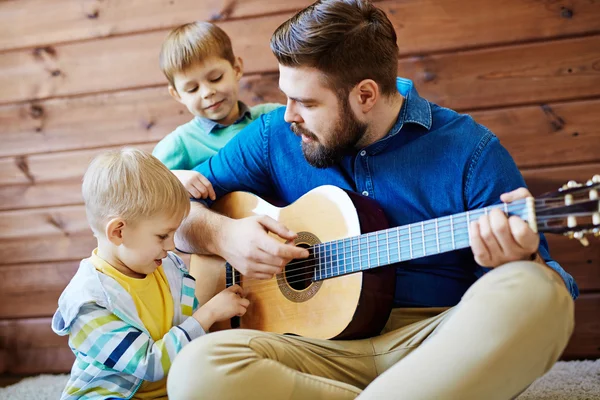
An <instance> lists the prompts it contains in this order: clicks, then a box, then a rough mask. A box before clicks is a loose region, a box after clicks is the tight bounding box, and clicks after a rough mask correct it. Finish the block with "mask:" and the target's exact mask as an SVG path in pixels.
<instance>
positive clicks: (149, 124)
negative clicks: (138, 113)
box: [142, 121, 156, 131]
mask: <svg viewBox="0 0 600 400" xmlns="http://www.w3.org/2000/svg"><path fill="white" fill-rule="evenodd" d="M154 125H156V122H154V121H142V127H143V128H144V129H145V130H147V131H149V130H150V129H152V128H153V127H154Z"/></svg>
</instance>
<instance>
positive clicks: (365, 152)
mask: <svg viewBox="0 0 600 400" xmlns="http://www.w3.org/2000/svg"><path fill="white" fill-rule="evenodd" d="M360 155H361V156H362V157H364V156H366V155H367V151H366V150H363V151H361V152H360ZM363 194H365V192H363Z"/></svg>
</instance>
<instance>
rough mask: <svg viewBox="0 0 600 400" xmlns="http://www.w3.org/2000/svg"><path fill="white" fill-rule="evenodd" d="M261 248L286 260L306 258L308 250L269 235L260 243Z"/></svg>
mask: <svg viewBox="0 0 600 400" xmlns="http://www.w3.org/2000/svg"><path fill="white" fill-rule="evenodd" d="M261 250H263V251H265V252H266V253H268V254H271V255H273V256H276V257H279V258H282V259H286V260H293V259H295V258H306V257H308V255H309V253H308V250H306V249H303V248H302V247H297V246H294V245H293V244H285V243H281V242H280V241H279V240H277V239H275V238H273V237H270V236H269V237H268V238H267V240H265V241H264V242H263V243H262V246H261ZM282 267H283V265H282Z"/></svg>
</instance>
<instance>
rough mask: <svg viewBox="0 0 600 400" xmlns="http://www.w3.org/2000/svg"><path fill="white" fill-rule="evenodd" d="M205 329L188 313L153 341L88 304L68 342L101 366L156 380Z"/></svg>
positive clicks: (110, 314)
mask: <svg viewBox="0 0 600 400" xmlns="http://www.w3.org/2000/svg"><path fill="white" fill-rule="evenodd" d="M204 333H205V332H204V330H203V329H202V327H201V326H200V324H199V323H198V321H196V319H194V318H191V317H190V318H187V319H186V320H185V321H184V322H183V323H182V324H180V325H177V326H174V327H173V328H171V329H170V330H169V332H167V334H166V335H165V336H164V337H163V338H162V339H160V340H157V341H154V340H152V337H150V336H149V335H148V334H147V333H145V332H142V331H140V330H139V329H137V328H136V327H134V326H132V325H129V324H127V323H126V322H124V321H123V320H121V319H120V318H119V317H117V316H116V315H115V314H113V313H111V312H110V311H108V310H107V309H105V308H102V307H100V306H98V305H96V304H88V305H85V306H83V307H82V308H81V310H80V314H79V316H78V317H77V318H76V319H75V320H74V322H73V324H72V325H71V332H70V334H69V345H70V346H71V348H72V349H73V351H74V352H75V353H76V354H78V355H80V356H82V357H84V359H87V360H89V361H90V362H93V363H95V364H101V368H102V367H103V368H109V369H111V370H113V371H118V372H122V373H125V374H128V375H133V376H135V377H137V378H139V379H143V380H145V381H150V382H155V381H158V380H160V379H163V378H164V377H165V376H167V374H168V372H169V369H170V368H171V363H172V362H173V359H174V358H175V356H176V355H177V353H179V352H180V351H181V349H182V348H183V347H184V346H185V345H187V344H188V343H189V342H191V341H192V340H193V339H195V338H197V337H199V336H202V335H203V334H204Z"/></svg>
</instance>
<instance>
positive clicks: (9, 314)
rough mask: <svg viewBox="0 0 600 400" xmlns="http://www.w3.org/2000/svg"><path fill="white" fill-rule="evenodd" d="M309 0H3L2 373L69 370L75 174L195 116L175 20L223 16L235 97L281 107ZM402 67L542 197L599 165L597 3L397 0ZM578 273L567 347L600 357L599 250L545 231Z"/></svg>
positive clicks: (79, 221)
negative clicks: (282, 41) (479, 127)
mask: <svg viewBox="0 0 600 400" xmlns="http://www.w3.org/2000/svg"><path fill="white" fill-rule="evenodd" d="M309 3H310V1H305V0H245V1H231V0H205V1H202V2H198V1H192V0H131V1H127V2H110V1H103V0H92V1H85V2H74V1H72V0H45V1H41V0H5V1H2V2H0V88H2V89H1V90H0V373H10V374H35V373H42V372H63V371H68V370H69V368H70V364H71V361H72V355H71V353H70V351H69V349H68V348H67V345H66V340H65V339H64V338H59V337H58V336H56V335H54V334H53V333H52V332H51V330H50V327H49V324H50V317H51V316H52V313H53V312H54V310H55V307H56V301H57V299H58V295H59V294H60V292H61V290H62V289H63V288H64V286H65V285H66V284H67V282H68V281H69V279H70V277H71V276H72V275H73V273H74V272H75V270H76V268H77V265H78V260H79V259H81V258H82V257H86V256H87V255H88V254H89V253H90V251H91V250H92V248H93V247H94V240H93V238H92V236H91V233H90V230H89V229H88V227H87V224H86V221H85V216H84V210H83V207H82V200H81V195H80V193H79V192H80V181H81V177H82V174H83V171H84V169H85V167H86V165H87V163H88V161H89V160H90V158H91V157H93V156H94V155H95V154H97V153H98V152H100V151H103V150H105V149H107V148H111V147H118V146H122V145H126V144H133V145H136V146H139V147H142V148H145V149H151V148H152V147H153V145H154V144H155V143H156V142H157V141H158V140H159V139H161V138H162V137H163V136H164V135H165V134H167V133H168V132H170V131H171V130H172V129H173V128H175V127H176V126H177V125H179V124H181V123H183V122H186V121H187V120H188V119H189V116H188V115H187V113H186V111H185V110H184V109H183V108H182V107H181V106H180V105H178V104H176V103H175V102H174V101H172V100H171V99H170V98H169V97H168V95H167V92H166V90H165V80H164V78H163V77H162V75H161V73H160V71H159V70H158V65H157V64H158V62H157V54H158V49H159V46H160V43H161V42H162V40H163V38H164V37H165V35H166V33H167V32H168V30H169V29H170V28H172V27H174V26H176V25H178V24H180V23H183V22H187V21H189V20H190V19H210V20H214V21H217V22H218V24H219V25H220V26H222V27H223V28H224V29H225V30H226V31H227V32H228V33H229V34H230V35H231V37H232V39H233V42H234V47H235V51H236V52H237V54H238V55H240V56H242V57H243V58H244V61H245V63H244V64H245V66H246V75H245V77H244V79H243V81H242V90H241V93H242V98H243V100H244V101H246V102H248V103H250V104H256V103H259V102H264V101H279V102H283V101H284V100H285V98H284V97H283V96H282V94H281V93H280V92H279V91H278V89H277V64H276V61H275V59H274V57H273V56H272V54H271V53H270V50H269V46H268V40H269V37H270V35H271V33H272V32H273V30H274V29H275V28H276V27H277V26H278V25H279V24H280V23H281V22H283V21H284V20H285V19H287V18H288V17H289V16H290V15H292V13H293V12H294V10H297V9H300V8H302V7H303V6H306V5H308V4H309ZM378 4H379V6H380V7H382V8H383V9H384V10H385V11H386V12H387V13H388V15H389V16H390V18H391V19H392V21H393V23H394V25H395V27H396V30H397V33H398V43H399V46H400V52H401V55H400V60H399V67H398V73H399V75H402V76H405V77H408V78H411V79H413V80H414V81H415V83H416V86H417V88H418V90H419V91H420V93H421V94H422V95H423V96H425V97H427V98H428V99H430V100H432V101H434V102H437V103H439V104H441V105H443V106H447V107H451V108H454V109H457V110H460V111H464V112H469V113H472V115H474V117H475V118H476V119H477V120H478V121H480V122H482V123H484V124H485V125H487V126H488V127H489V128H490V129H492V130H493V131H494V132H495V133H496V134H497V135H498V136H499V137H500V139H501V141H502V143H503V144H504V145H505V146H506V147H507V148H508V149H509V151H510V152H511V153H512V154H513V156H514V158H515V160H516V161H517V163H518V165H519V167H520V168H521V170H522V171H523V173H524V175H525V177H526V180H527V182H528V183H529V185H530V186H531V188H532V190H533V192H535V193H541V192H544V191H549V190H553V189H555V188H557V187H559V186H560V185H561V184H562V183H563V182H565V181H567V180H569V179H578V180H585V179H588V178H589V177H591V176H592V175H593V174H594V173H596V174H597V173H600V3H598V2H597V1H595V0H527V1H523V0H506V1H504V2H502V4H501V5H500V4H499V3H498V2H497V1H492V0H483V1H482V0H388V1H378ZM550 243H551V249H552V251H553V254H554V256H555V258H557V259H558V260H559V261H560V262H561V263H562V264H563V265H564V266H565V267H566V268H567V270H569V271H570V272H571V273H572V274H573V275H574V276H575V277H576V279H577V280H578V282H579V285H580V288H581V289H582V295H581V297H580V299H579V300H578V301H577V303H576V319H577V326H576V329H575V334H574V335H573V338H572V340H571V343H570V344H569V346H568V348H567V350H566V352H565V354H564V358H567V359H569V358H586V357H587V358H598V357H600V326H599V325H598V322H597V321H598V320H597V318H598V313H599V311H600V251H599V250H598V249H599V247H598V243H596V247H589V248H582V247H580V246H579V244H578V243H577V242H574V241H569V240H566V239H565V238H562V237H552V238H550Z"/></svg>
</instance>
